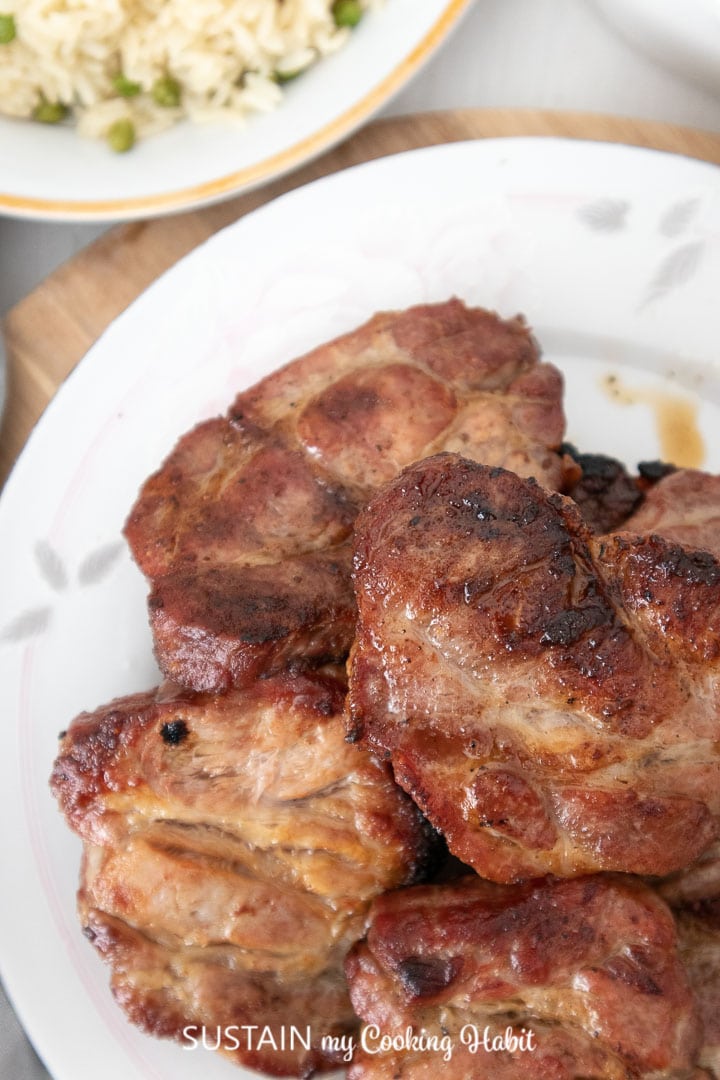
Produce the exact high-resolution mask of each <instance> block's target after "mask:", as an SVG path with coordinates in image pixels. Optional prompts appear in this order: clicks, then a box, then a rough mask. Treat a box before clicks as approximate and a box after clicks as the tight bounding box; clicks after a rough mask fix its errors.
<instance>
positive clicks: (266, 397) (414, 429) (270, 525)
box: [126, 300, 576, 692]
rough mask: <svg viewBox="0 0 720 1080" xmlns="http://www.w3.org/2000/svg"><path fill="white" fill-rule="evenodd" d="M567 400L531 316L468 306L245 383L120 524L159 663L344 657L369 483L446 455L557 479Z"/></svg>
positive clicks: (186, 666)
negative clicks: (351, 547)
mask: <svg viewBox="0 0 720 1080" xmlns="http://www.w3.org/2000/svg"><path fill="white" fill-rule="evenodd" d="M561 395H562V382H561V377H560V375H559V373H558V372H557V371H556V370H555V369H554V368H553V367H551V366H550V365H548V364H541V363H539V360H538V352H537V347H536V345H535V342H534V341H533V339H532V337H531V335H530V333H529V332H528V330H527V328H526V326H525V324H524V323H523V321H522V320H521V319H519V318H517V319H512V320H509V321H503V320H501V319H499V318H498V317H497V316H495V315H493V314H491V313H489V312H486V311H483V310H480V309H468V308H466V307H465V306H464V305H463V304H462V303H461V302H460V301H458V300H452V301H449V302H447V303H444V304H434V305H424V306H420V307H415V308H411V309H409V310H408V311H404V312H392V313H388V314H381V315H376V316H375V317H374V318H373V319H371V320H370V321H369V322H368V323H366V324H365V325H364V326H362V327H360V328H359V329H358V330H356V331H354V332H353V333H351V334H347V335H345V336H344V337H342V338H339V339H338V340H336V341H334V342H330V343H329V344H327V345H323V346H322V347H320V348H319V349H316V350H315V351H314V352H311V353H309V354H308V355H307V356H305V357H303V358H301V359H299V360H297V361H295V362H294V363H292V364H290V365H288V366H287V367H285V368H283V369H282V370H280V371H278V372H276V373H275V374H273V375H271V376H269V377H268V378H267V379H264V380H263V381H262V382H260V383H259V384H258V385H257V386H255V387H253V388H252V389H250V390H248V391H246V392H245V393H243V394H240V396H239V397H238V398H237V400H236V401H235V403H234V405H233V407H232V408H231V410H230V412H229V415H228V416H227V417H226V418H218V419H215V420H210V421H207V422H206V423H204V424H201V425H199V426H198V427H197V428H195V429H194V430H193V431H191V432H190V433H189V434H187V435H186V436H185V437H184V438H183V439H181V440H180V442H179V443H178V445H177V447H176V448H175V450H174V451H173V452H172V454H171V455H170V457H169V458H168V459H167V461H166V462H165V464H164V465H163V466H162V468H161V469H160V470H159V471H158V472H157V473H156V474H155V475H154V476H152V477H151V478H150V479H149V480H148V481H147V483H146V484H145V485H144V487H143V489H142V491H141V493H140V496H139V499H138V501H137V503H136V505H135V507H134V508H133V510H132V512H131V514H130V517H129V519H128V522H127V525H126V536H127V539H128V541H129V543H130V546H131V549H132V551H133V554H134V556H135V558H136V560H137V562H138V564H139V566H140V568H141V569H142V570H143V572H144V573H145V574H146V576H147V577H148V578H149V579H150V582H151V585H152V593H151V597H150V617H151V624H152V628H153V633H154V637H155V647H156V654H157V657H158V661H159V663H160V667H161V669H162V670H163V672H164V673H165V674H166V675H167V676H168V677H170V678H172V679H174V680H175V681H177V682H179V683H181V684H183V685H186V686H189V687H191V688H193V689H195V690H200V691H206V692H210V691H214V692H218V691H222V690H225V689H227V688H228V687H229V686H244V685H247V684H248V682H249V681H250V680H251V679H252V678H254V677H255V676H256V675H257V674H258V673H260V672H263V673H266V672H273V671H277V670H282V669H283V668H284V667H285V666H286V665H287V664H288V662H292V660H293V659H295V658H297V659H298V660H299V661H301V662H302V663H305V664H307V663H320V662H323V661H324V660H326V659H327V658H328V657H334V658H336V659H339V658H341V657H343V656H344V655H345V654H346V652H347V649H348V648H349V646H350V642H351V640H352V634H353V626H354V617H355V610H354V603H353V597H352V590H351V587H350V583H349V578H348V573H347V565H348V563H347V560H348V546H347V545H348V542H349V537H350V533H351V529H352V525H353V521H354V518H355V515H356V513H357V511H358V510H359V508H360V507H361V506H362V505H364V503H365V502H366V500H367V499H368V498H369V496H370V495H371V494H372V493H373V491H374V490H375V489H376V488H377V487H378V485H380V484H382V483H383V482H385V481H387V480H389V479H391V478H392V477H393V476H394V475H395V474H396V473H397V472H398V470H399V469H400V468H402V467H403V466H404V465H406V464H408V463H409V462H411V461H413V460H415V459H416V458H419V457H423V456H424V455H426V454H429V453H433V452H435V451H437V450H442V449H445V450H457V451H461V452H462V453H463V454H465V455H466V456H468V457H472V458H476V459H478V460H482V461H486V462H488V463H489V464H492V465H504V466H506V467H507V468H510V469H513V470H514V471H515V472H517V473H519V474H520V475H523V476H531V475H532V476H535V477H536V478H537V479H538V480H539V481H540V482H541V483H543V484H546V485H547V486H549V487H552V488H553V489H557V490H562V489H563V487H564V485H565V483H566V480H567V479H568V477H569V476H574V475H575V472H576V467H575V466H574V465H573V463H572V462H571V461H570V459H569V458H568V459H566V458H564V457H563V456H562V455H560V454H559V453H558V452H557V448H558V447H559V445H560V442H561V440H562V435H563V426H564V419H563V413H562V404H561Z"/></svg>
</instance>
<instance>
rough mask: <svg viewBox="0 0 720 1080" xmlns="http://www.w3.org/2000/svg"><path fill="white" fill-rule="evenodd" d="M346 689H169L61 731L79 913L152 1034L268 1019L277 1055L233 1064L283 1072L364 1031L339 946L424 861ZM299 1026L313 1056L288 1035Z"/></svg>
mask: <svg viewBox="0 0 720 1080" xmlns="http://www.w3.org/2000/svg"><path fill="white" fill-rule="evenodd" d="M344 690H345V686H344V680H343V678H341V677H339V676H336V675H334V674H332V673H328V672H325V673H323V674H316V675H314V676H313V677H309V676H303V675H297V674H296V675H289V674H288V675H284V676H281V677H275V678H270V679H266V680H262V681H260V682H258V683H257V684H256V685H255V686H254V687H253V688H252V689H250V690H247V691H245V692H235V693H232V694H228V695H226V696H225V697H220V698H212V697H206V696H203V695H193V694H191V693H187V692H182V691H179V690H178V689H177V688H174V687H172V686H166V687H164V688H161V689H160V690H158V691H156V692H151V693H146V694H136V695H134V696H132V697H127V698H122V699H119V700H117V701H114V702H112V703H111V704H110V705H109V706H107V707H106V708H104V709H99V710H98V711H97V712H94V713H90V714H87V713H84V714H82V715H81V716H79V717H78V718H77V719H76V720H75V721H74V722H73V724H72V725H71V727H70V729H69V731H68V732H67V734H66V735H65V736H64V737H63V739H62V743H61V747H60V753H59V755H58V758H57V760H56V762H55V766H54V769H53V774H52V780H51V785H52V788H53V791H54V793H55V795H56V796H57V798H58V800H59V803H60V806H61V808H62V810H63V812H64V814H65V816H66V818H67V821H68V823H69V825H70V826H71V827H72V828H73V829H74V830H75V831H76V832H77V833H79V835H80V836H81V837H82V839H83V841H84V859H83V868H82V876H81V886H80V891H79V897H78V902H79V913H80V918H81V921H82V925H83V927H84V929H85V933H86V934H87V936H88V937H89V938H90V940H91V941H92V942H93V944H94V945H95V947H96V948H97V949H98V951H99V952H100V953H101V955H102V956H103V958H104V959H105V960H106V961H107V962H108V963H109V964H110V966H111V968H112V979H111V984H112V989H113V992H114V994H115V997H116V998H117V1000H118V1001H119V1003H120V1004H121V1005H122V1007H123V1008H124V1009H125V1011H126V1012H127V1014H128V1016H129V1017H130V1019H131V1020H132V1021H133V1022H134V1023H136V1024H138V1025H139V1026H140V1027H142V1028H144V1029H145V1030H146V1031H148V1032H150V1033H152V1034H156V1035H162V1036H170V1037H173V1038H176V1039H180V1040H182V1032H183V1028H185V1027H187V1026H191V1027H192V1026H194V1025H197V1026H198V1027H201V1026H202V1025H205V1026H206V1027H207V1029H208V1030H209V1032H210V1037H211V1038H212V1037H213V1036H214V1034H215V1032H216V1030H217V1027H218V1026H220V1027H221V1028H222V1029H225V1028H226V1027H227V1026H232V1025H238V1026H241V1025H258V1026H259V1027H261V1028H262V1027H263V1026H265V1025H267V1027H268V1028H269V1029H271V1031H273V1032H274V1034H275V1041H276V1042H277V1044H278V1049H277V1050H274V1049H273V1047H272V1045H268V1043H267V1042H266V1044H265V1046H263V1047H258V1046H254V1047H252V1048H250V1049H245V1048H244V1047H243V1046H241V1048H240V1049H239V1050H236V1052H235V1054H234V1057H235V1058H236V1060H238V1061H242V1062H243V1063H245V1064H247V1065H250V1066H252V1067H253V1068H256V1069H262V1070H264V1071H266V1072H269V1073H272V1074H274V1075H295V1076H308V1075H310V1074H311V1072H312V1071H313V1070H314V1069H322V1068H328V1067H331V1066H332V1065H334V1064H335V1063H337V1061H338V1060H339V1057H338V1054H337V1052H333V1051H328V1050H324V1049H323V1048H322V1045H321V1041H322V1036H323V1035H332V1034H336V1035H337V1034H343V1033H347V1032H349V1031H351V1030H352V1029H353V1027H354V1025H355V1018H354V1014H353V1011H352V1008H351V1005H350V1001H349V998H348V993H347V986H346V983H345V980H344V977H343V961H344V958H345V954H346V953H347V951H348V949H349V947H350V946H351V945H352V943H353V942H354V941H356V940H357V939H358V938H360V937H361V936H362V934H363V932H364V920H365V915H366V912H367V908H368V905H369V903H370V901H371V900H372V898H373V897H374V896H376V895H377V894H379V893H381V892H383V891H384V890H385V889H390V888H394V887H395V886H398V885H402V884H405V883H407V882H410V881H413V880H415V879H417V877H418V875H419V874H420V873H421V871H422V870H423V868H424V863H425V860H426V858H427V855H428V830H427V827H426V826H425V824H424V823H423V822H422V820H421V818H420V815H419V813H418V812H417V809H416V808H415V806H414V805H413V804H412V803H411V802H410V800H409V799H407V798H406V796H405V795H404V794H403V793H402V792H401V791H400V790H399V788H397V786H396V785H395V784H394V783H393V781H392V778H391V776H390V774H389V772H388V770H387V767H386V766H385V765H384V764H381V763H380V762H378V761H377V760H376V759H375V758H373V757H372V756H371V755H369V754H365V753H361V752H358V750H357V749H356V748H355V747H352V746H349V745H348V744H347V743H346V742H345V739H344V726H343V722H342V709H343V702H344ZM292 1025H295V1026H296V1027H297V1029H298V1030H300V1031H301V1032H302V1033H303V1034H305V1033H306V1029H307V1027H308V1025H310V1026H311V1028H312V1030H313V1043H312V1046H311V1048H310V1049H309V1050H306V1049H305V1048H304V1047H303V1046H302V1045H301V1044H300V1043H299V1042H298V1043H296V1045H295V1046H293V1047H287V1046H286V1047H285V1048H284V1049H282V1048H281V1043H282V1037H283V1036H282V1030H283V1028H284V1029H285V1032H286V1034H287V1032H288V1031H289V1029H290V1027H291V1026H292ZM235 1030H236V1031H237V1029H235ZM196 1035H197V1037H198V1038H199V1034H198V1033H197V1032H196ZM287 1041H288V1040H287V1038H286V1042H287Z"/></svg>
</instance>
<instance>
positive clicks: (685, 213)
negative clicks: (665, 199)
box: [658, 199, 700, 238]
mask: <svg viewBox="0 0 720 1080" xmlns="http://www.w3.org/2000/svg"><path fill="white" fill-rule="evenodd" d="M699 206H700V200H699V199H683V200H682V201H681V202H676V203H673V204H672V206H669V207H668V209H667V210H666V211H665V213H664V214H663V215H662V217H661V218H660V222H659V224H658V231H659V232H661V233H662V235H663V236H667V237H669V238H672V237H675V236H679V235H680V233H681V232H684V231H685V229H687V227H688V225H689V224H690V222H691V221H692V219H693V218H694V217H695V214H696V213H697V211H698V207H699Z"/></svg>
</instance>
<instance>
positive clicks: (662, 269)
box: [640, 240, 705, 307]
mask: <svg viewBox="0 0 720 1080" xmlns="http://www.w3.org/2000/svg"><path fill="white" fill-rule="evenodd" d="M704 248H705V244H704V243H703V242H702V241H701V240H693V241H691V242H690V243H688V244H682V245H681V246H680V247H676V248H673V250H672V251H670V252H669V253H668V254H667V255H666V256H665V258H664V259H663V260H662V261H661V263H660V265H659V266H658V268H657V270H656V271H655V276H654V277H653V279H652V281H651V282H650V286H649V288H648V291H647V295H646V296H645V299H644V301H643V303H642V304H641V305H640V306H641V307H644V306H645V304H649V303H651V302H652V301H653V300H657V299H659V297H661V296H664V295H665V294H666V293H668V292H670V290H671V289H676V288H677V287H678V285H684V284H685V283H686V282H687V281H689V280H690V278H691V277H692V276H693V275H694V274H695V272H696V271H697V269H698V267H699V266H700V263H701V261H702V257H703V251H704Z"/></svg>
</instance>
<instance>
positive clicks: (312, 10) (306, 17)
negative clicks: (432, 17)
mask: <svg viewBox="0 0 720 1080" xmlns="http://www.w3.org/2000/svg"><path fill="white" fill-rule="evenodd" d="M379 2H380V0H361V6H362V7H363V8H364V9H368V8H371V7H373V6H377V5H378V3H379ZM332 6H333V0H0V13H1V14H4V15H10V14H11V15H13V16H14V19H15V26H16V37H15V40H14V41H12V42H10V43H9V44H7V45H0V112H1V113H5V114H7V115H9V116H14V117H21V118H31V117H32V116H33V113H34V111H35V109H36V108H37V106H38V105H39V104H40V103H41V102H43V101H46V102H58V103H60V104H62V105H65V106H67V107H68V109H70V110H71V113H72V116H73V117H74V119H75V120H76V121H77V126H78V130H79V131H80V132H81V134H84V135H89V136H95V137H103V136H104V135H105V134H106V133H107V131H108V128H109V127H110V126H111V125H112V124H113V123H114V122H115V121H116V120H119V119H124V118H127V119H129V120H131V121H132V123H133V125H134V128H135V131H136V134H137V136H138V137H142V136H144V135H148V134H151V133H152V132H154V131H158V130H160V129H162V128H164V127H167V126H168V125H169V124H172V123H174V122H175V121H176V120H178V119H181V118H182V117H189V118H190V119H191V120H193V121H196V122H201V123H202V122H209V121H215V120H228V119H230V120H233V121H236V122H238V121H239V122H242V121H243V119H244V118H245V117H247V115H248V114H249V113H255V112H265V111H268V110H270V109H274V108H275V107H276V106H277V105H278V104H279V103H280V101H281V100H282V95H283V89H282V85H281V83H280V82H278V75H280V76H283V75H285V76H288V75H292V74H294V73H297V72H301V71H303V70H305V69H306V68H307V67H309V66H310V65H311V64H313V63H315V61H316V60H318V59H319V58H320V57H322V56H326V55H327V54H328V53H332V52H334V51H335V50H336V49H339V48H340V47H341V46H342V45H343V44H344V42H345V41H346V40H347V38H348V35H349V34H350V33H351V31H350V30H349V29H347V28H338V27H337V26H336V25H335V22H334V19H333V15H332ZM118 73H122V74H123V75H124V76H125V77H126V78H127V79H129V80H130V81H131V82H133V83H139V84H140V86H141V88H142V91H141V93H139V94H138V95H137V96H134V97H122V96H119V95H118V93H117V91H116V90H115V89H114V87H113V82H112V80H113V78H114V77H116V76H117V75H118ZM166 76H170V77H171V78H172V79H174V80H175V81H176V82H177V83H179V84H180V87H181V102H180V105H179V107H177V108H168V107H162V106H160V105H158V104H156V103H155V101H154V100H153V97H152V87H153V85H154V84H155V82H156V80H158V79H160V78H163V77H166Z"/></svg>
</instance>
